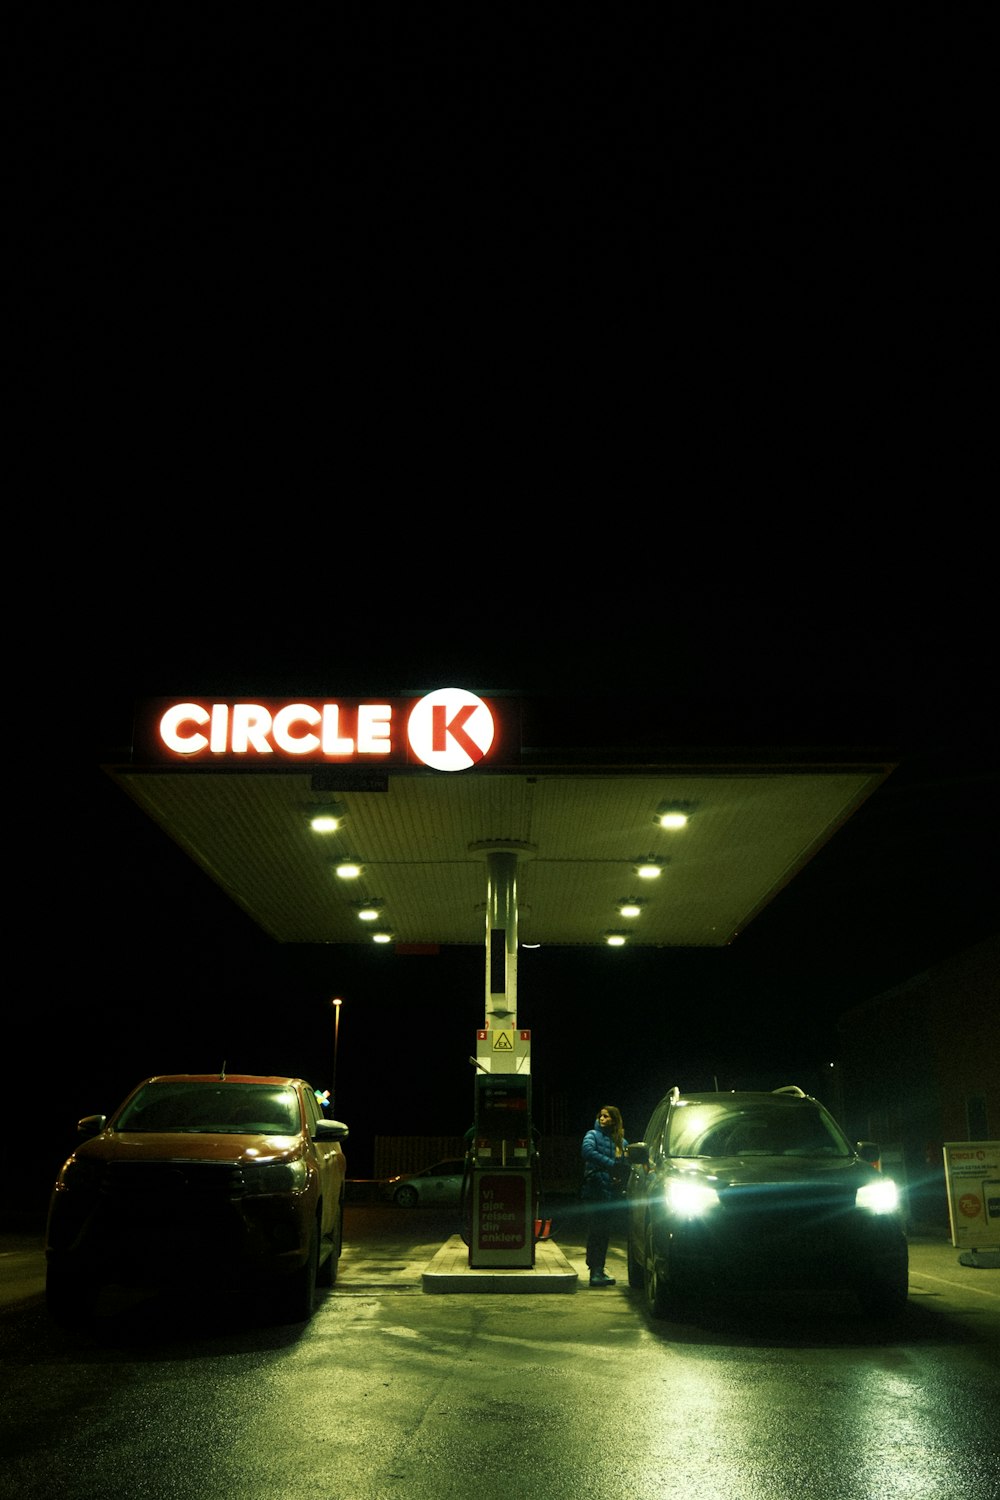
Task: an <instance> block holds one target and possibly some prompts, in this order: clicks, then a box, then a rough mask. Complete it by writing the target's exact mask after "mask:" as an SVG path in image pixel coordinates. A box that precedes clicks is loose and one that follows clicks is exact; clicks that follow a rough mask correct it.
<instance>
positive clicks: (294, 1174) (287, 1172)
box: [243, 1161, 309, 1193]
mask: <svg viewBox="0 0 1000 1500" xmlns="http://www.w3.org/2000/svg"><path fill="white" fill-rule="evenodd" d="M308 1177H309V1172H308V1169H307V1167H306V1164H305V1162H304V1161H288V1162H285V1161H274V1162H261V1164H260V1165H259V1166H252V1167H244V1168H243V1188H244V1191H245V1192H247V1193H301V1192H302V1190H303V1188H304V1187H305V1185H306V1181H307V1180H308Z"/></svg>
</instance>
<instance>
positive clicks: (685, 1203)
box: [666, 1179, 719, 1219]
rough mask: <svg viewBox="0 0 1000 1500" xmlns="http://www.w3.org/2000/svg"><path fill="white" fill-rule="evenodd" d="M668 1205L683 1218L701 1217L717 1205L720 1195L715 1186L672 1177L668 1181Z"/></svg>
mask: <svg viewBox="0 0 1000 1500" xmlns="http://www.w3.org/2000/svg"><path fill="white" fill-rule="evenodd" d="M666 1197H667V1207H668V1208H669V1209H670V1210H671V1212H672V1213H675V1214H678V1215H679V1216H680V1218H682V1219H700V1218H701V1217H702V1215H703V1214H707V1213H708V1212H709V1210H710V1209H713V1208H715V1207H716V1205H717V1204H718V1202H719V1195H718V1193H717V1192H716V1191H715V1188H713V1187H708V1186H707V1185H706V1184H705V1183H704V1182H684V1181H680V1180H678V1179H672V1180H671V1181H670V1182H668V1183H667V1192H666Z"/></svg>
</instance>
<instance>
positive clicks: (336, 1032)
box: [330, 998, 344, 1120]
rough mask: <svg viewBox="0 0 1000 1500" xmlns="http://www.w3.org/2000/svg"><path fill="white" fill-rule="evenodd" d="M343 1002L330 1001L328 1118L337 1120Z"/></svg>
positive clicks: (337, 1000)
mask: <svg viewBox="0 0 1000 1500" xmlns="http://www.w3.org/2000/svg"><path fill="white" fill-rule="evenodd" d="M343 1003H344V1002H343V1001H342V1000H341V999H339V998H337V999H334V1000H332V1001H331V1004H332V1006H333V1087H332V1088H331V1089H330V1116H331V1118H332V1119H334V1120H335V1119H336V1118H337V1114H336V1108H337V1053H338V1052H339V1051H340V1007H341V1006H342V1005H343Z"/></svg>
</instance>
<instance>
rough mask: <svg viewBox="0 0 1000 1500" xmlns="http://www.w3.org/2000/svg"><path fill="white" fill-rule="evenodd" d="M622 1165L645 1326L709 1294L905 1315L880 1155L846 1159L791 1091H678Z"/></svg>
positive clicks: (631, 1268)
mask: <svg viewBox="0 0 1000 1500" xmlns="http://www.w3.org/2000/svg"><path fill="white" fill-rule="evenodd" d="M628 1155H629V1161H630V1167H631V1170H630V1173H629V1179H628V1186H627V1212H628V1279H629V1285H630V1286H633V1287H642V1288H643V1289H644V1290H645V1294H646V1304H647V1306H648V1308H649V1311H650V1313H652V1315H653V1316H654V1317H658V1318H659V1317H665V1316H667V1315H668V1313H669V1312H670V1310H671V1305H672V1304H673V1305H674V1306H676V1305H677V1303H678V1302H679V1300H680V1299H683V1298H685V1297H688V1296H710V1295H712V1294H713V1293H737V1294H739V1293H744V1292H770V1291H778V1292H780V1291H830V1290H837V1289H850V1290H852V1291H854V1292H855V1293H856V1294H857V1296H858V1298H859V1300H860V1302H861V1304H862V1306H863V1308H864V1309H865V1310H866V1311H867V1312H869V1313H871V1314H873V1315H878V1314H886V1313H891V1312H893V1311H895V1310H896V1309H898V1308H900V1307H902V1306H903V1304H904V1303H905V1301H906V1296H907V1284H908V1276H909V1254H908V1248H907V1243H906V1236H905V1233H904V1230H903V1224H902V1220H901V1217H900V1212H899V1207H898V1194H897V1191H896V1186H895V1183H894V1182H893V1181H892V1180H891V1178H888V1177H885V1176H883V1175H882V1173H881V1172H880V1171H879V1170H878V1168H877V1167H876V1166H875V1165H874V1163H875V1161H876V1159H877V1156H878V1148H877V1147H876V1146H875V1145H874V1144H872V1143H865V1142H859V1143H858V1145H857V1147H855V1146H853V1145H852V1144H851V1142H850V1141H849V1140H848V1139H847V1137H846V1136H845V1134H844V1132H843V1131H842V1130H841V1128H840V1126H839V1125H838V1124H837V1122H836V1121H835V1120H834V1119H833V1117H832V1116H831V1115H830V1114H829V1113H828V1111H827V1110H825V1109H824V1108H823V1106H822V1104H820V1103H819V1102H818V1100H816V1099H812V1098H810V1097H809V1096H808V1095H807V1094H804V1093H803V1092H802V1090H801V1089H800V1088H797V1087H795V1086H794V1085H792V1086H790V1087H787V1088H780V1089H776V1090H775V1091H774V1092H773V1093H731V1094H724V1093H690V1094H682V1093H681V1091H680V1089H679V1088H673V1089H671V1091H670V1093H669V1094H667V1095H666V1097H665V1098H663V1099H661V1100H660V1102H659V1104H658V1105H657V1106H656V1108H655V1110H654V1111H653V1114H652V1117H651V1118H650V1121H649V1124H648V1126H647V1127H646V1136H645V1139H644V1140H642V1141H637V1142H633V1143H632V1144H631V1145H630V1146H629V1150H628Z"/></svg>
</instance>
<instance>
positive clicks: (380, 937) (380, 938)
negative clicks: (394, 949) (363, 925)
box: [372, 932, 392, 943]
mask: <svg viewBox="0 0 1000 1500" xmlns="http://www.w3.org/2000/svg"><path fill="white" fill-rule="evenodd" d="M372 942H373V943H391V942H392V933H391V932H373V933H372Z"/></svg>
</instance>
